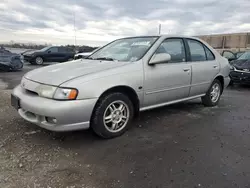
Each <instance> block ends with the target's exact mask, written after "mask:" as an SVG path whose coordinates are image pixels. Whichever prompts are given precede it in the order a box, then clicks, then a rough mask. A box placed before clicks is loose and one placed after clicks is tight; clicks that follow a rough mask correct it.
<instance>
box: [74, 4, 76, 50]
mask: <svg viewBox="0 0 250 188" xmlns="http://www.w3.org/2000/svg"><path fill="white" fill-rule="evenodd" d="M75 12H76V11H75V9H74V32H75V46H76V14H75Z"/></svg>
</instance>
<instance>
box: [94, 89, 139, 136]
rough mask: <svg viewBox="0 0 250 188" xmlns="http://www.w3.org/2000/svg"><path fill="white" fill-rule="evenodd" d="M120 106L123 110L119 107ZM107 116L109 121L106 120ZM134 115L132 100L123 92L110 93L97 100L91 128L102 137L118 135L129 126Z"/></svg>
mask: <svg viewBox="0 0 250 188" xmlns="http://www.w3.org/2000/svg"><path fill="white" fill-rule="evenodd" d="M113 105H114V106H113ZM120 105H123V107H124V108H123V107H122V106H120ZM119 107H120V109H121V110H119V109H118V108H119ZM111 109H112V110H111ZM114 109H115V110H114ZM122 109H123V110H122ZM117 113H118V114H117ZM119 113H120V114H119ZM105 117H106V118H107V120H106V122H107V123H105V122H104V121H105ZM125 117H127V119H125ZM133 117H134V107H133V104H132V102H131V100H130V99H129V98H128V97H127V96H126V95H124V94H122V93H118V92H117V93H110V94H108V95H105V96H103V97H101V98H100V99H99V101H98V102H97V104H96V107H95V109H94V111H93V114H92V118H91V128H92V129H93V131H94V132H95V133H96V134H97V135H98V136H100V137H102V138H105V139H108V138H114V137H118V136H121V135H122V134H123V133H124V132H126V130H127V129H128V128H129V126H130V124H131V121H132V119H133ZM119 121H120V122H119ZM114 122H115V123H114ZM117 122H119V123H117ZM113 125H115V126H113Z"/></svg>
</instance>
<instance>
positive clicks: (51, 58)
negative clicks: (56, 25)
mask: <svg viewBox="0 0 250 188" xmlns="http://www.w3.org/2000/svg"><path fill="white" fill-rule="evenodd" d="M44 56H45V58H44V59H45V60H46V61H48V62H56V61H58V58H59V59H60V53H59V49H58V47H51V48H49V49H48V50H47V51H46V54H45V55H44Z"/></svg>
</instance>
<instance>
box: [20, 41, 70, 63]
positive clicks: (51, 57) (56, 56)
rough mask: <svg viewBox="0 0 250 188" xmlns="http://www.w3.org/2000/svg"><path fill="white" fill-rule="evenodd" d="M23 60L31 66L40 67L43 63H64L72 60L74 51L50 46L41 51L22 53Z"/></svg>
mask: <svg viewBox="0 0 250 188" xmlns="http://www.w3.org/2000/svg"><path fill="white" fill-rule="evenodd" d="M22 55H23V58H24V60H25V61H28V62H30V63H31V64H36V65H42V64H43V63H44V62H65V61H70V60H73V59H74V55H75V51H74V50H73V49H71V48H68V47H63V46H50V47H45V48H43V49H41V50H32V51H27V52H24V53H23V54H22Z"/></svg>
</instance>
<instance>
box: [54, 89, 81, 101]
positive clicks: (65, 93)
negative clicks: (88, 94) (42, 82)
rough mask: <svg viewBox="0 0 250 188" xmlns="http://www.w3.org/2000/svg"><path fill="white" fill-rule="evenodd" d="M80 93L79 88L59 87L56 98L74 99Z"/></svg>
mask: <svg viewBox="0 0 250 188" xmlns="http://www.w3.org/2000/svg"><path fill="white" fill-rule="evenodd" d="M77 95H78V91H77V89H71V88H57V90H56V92H55V95H54V99H58V100H74V99H76V97H77Z"/></svg>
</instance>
